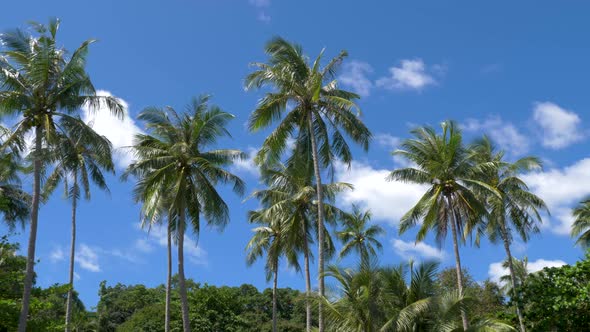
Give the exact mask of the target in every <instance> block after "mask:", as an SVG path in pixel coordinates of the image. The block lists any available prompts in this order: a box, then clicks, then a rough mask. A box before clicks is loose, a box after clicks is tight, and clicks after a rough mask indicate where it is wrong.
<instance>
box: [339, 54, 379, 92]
mask: <svg viewBox="0 0 590 332" xmlns="http://www.w3.org/2000/svg"><path fill="white" fill-rule="evenodd" d="M372 72H373V68H371V65H369V64H368V63H366V62H362V61H357V60H352V61H350V62H345V63H344V65H343V67H342V74H341V75H340V76H339V77H338V82H339V83H341V84H342V85H345V86H349V87H351V88H352V91H354V92H356V93H358V94H359V95H360V96H362V97H367V96H369V94H370V93H371V88H372V87H373V83H372V82H371V80H369V78H367V75H368V74H370V73H372Z"/></svg>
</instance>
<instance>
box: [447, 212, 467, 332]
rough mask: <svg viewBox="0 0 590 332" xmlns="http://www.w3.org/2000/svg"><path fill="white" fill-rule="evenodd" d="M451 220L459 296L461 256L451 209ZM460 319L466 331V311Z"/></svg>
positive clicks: (461, 281) (461, 286)
mask: <svg viewBox="0 0 590 332" xmlns="http://www.w3.org/2000/svg"><path fill="white" fill-rule="evenodd" d="M452 214H453V220H452V221H451V233H453V234H452V236H453V250H454V251H455V269H456V271H457V290H458V291H459V297H462V296H463V273H462V270H461V257H460V256H459V242H458V240H457V225H456V223H457V214H456V213H455V211H453V213H452ZM461 320H462V321H463V330H464V331H467V329H468V328H469V320H467V313H466V312H465V311H464V310H461Z"/></svg>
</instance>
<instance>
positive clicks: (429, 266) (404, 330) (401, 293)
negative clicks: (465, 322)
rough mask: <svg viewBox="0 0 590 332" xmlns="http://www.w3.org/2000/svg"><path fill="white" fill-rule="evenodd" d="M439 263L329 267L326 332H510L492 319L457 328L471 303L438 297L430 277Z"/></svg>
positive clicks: (465, 299) (451, 295)
mask: <svg viewBox="0 0 590 332" xmlns="http://www.w3.org/2000/svg"><path fill="white" fill-rule="evenodd" d="M437 268H438V263H435V262H424V263H420V264H414V263H413V262H409V263H406V264H400V265H397V266H394V267H378V266H377V265H376V263H375V261H374V260H372V261H364V262H361V264H360V267H359V268H358V269H343V268H339V267H337V266H334V265H331V266H329V267H328V271H327V275H328V276H330V277H333V278H334V279H336V281H337V283H336V285H337V287H338V290H339V292H338V293H337V294H335V295H334V299H333V300H328V299H326V298H323V299H322V300H323V301H324V303H326V307H327V312H326V314H327V320H328V325H327V326H328V330H329V331H339V332H340V331H345V332H348V331H350V332H353V331H354V332H361V331H362V332H365V331H368V332H371V331H383V332H413V331H437V332H438V331H449V332H450V331H482V332H483V331H514V329H513V328H511V327H510V326H509V325H506V324H504V323H501V322H499V321H496V320H491V319H487V320H474V321H472V322H471V326H470V328H469V329H467V330H464V329H463V328H462V326H461V325H462V322H461V321H462V320H461V314H462V312H464V311H468V310H469V308H470V307H473V304H474V300H473V299H471V298H468V297H464V296H459V293H458V291H451V292H449V293H443V294H438V293H437V290H436V286H435V278H436V273H437Z"/></svg>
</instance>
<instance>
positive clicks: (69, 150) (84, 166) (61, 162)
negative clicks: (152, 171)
mask: <svg viewBox="0 0 590 332" xmlns="http://www.w3.org/2000/svg"><path fill="white" fill-rule="evenodd" d="M61 127H62V129H63V130H64V132H63V133H58V134H57V136H58V140H57V142H58V144H56V145H55V146H53V147H52V153H51V155H50V158H52V159H54V160H55V161H56V164H55V167H54V169H53V172H52V173H51V175H49V177H48V178H47V181H46V183H45V186H44V188H43V194H42V196H43V198H44V199H46V198H48V197H49V195H50V194H51V192H53V190H54V189H55V188H56V186H57V185H58V183H59V182H62V181H63V182H64V187H65V192H66V195H67V197H68V198H69V199H70V200H71V202H72V229H71V231H72V235H71V245H70V268H69V273H68V276H69V277H68V284H69V289H68V295H67V300H66V319H65V330H66V331H70V330H71V326H70V322H71V317H72V294H73V291H74V259H75V255H76V251H75V248H76V212H77V208H78V200H79V199H80V195H81V194H83V195H84V198H85V199H86V200H90V184H91V183H94V185H95V186H96V187H98V188H99V189H102V190H104V191H106V192H109V188H108V186H107V183H106V179H105V177H104V175H103V172H104V171H106V172H109V173H113V174H114V172H115V166H114V164H113V159H112V147H111V143H110V142H109V140H108V139H107V138H106V137H104V136H101V135H99V134H97V133H96V132H95V131H94V130H92V128H91V127H90V126H88V125H86V124H84V122H82V121H72V122H64V123H63V124H62V125H61Z"/></svg>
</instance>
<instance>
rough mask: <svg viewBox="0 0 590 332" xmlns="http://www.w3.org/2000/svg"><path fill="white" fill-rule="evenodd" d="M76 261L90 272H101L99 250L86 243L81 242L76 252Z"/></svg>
mask: <svg viewBox="0 0 590 332" xmlns="http://www.w3.org/2000/svg"><path fill="white" fill-rule="evenodd" d="M76 262H77V263H78V265H80V267H81V268H83V269H85V270H88V271H90V272H100V265H99V263H98V254H97V252H96V251H95V250H94V249H93V248H91V247H89V246H88V245H86V244H80V246H79V247H78V251H77V252H76Z"/></svg>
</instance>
